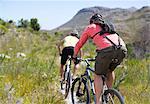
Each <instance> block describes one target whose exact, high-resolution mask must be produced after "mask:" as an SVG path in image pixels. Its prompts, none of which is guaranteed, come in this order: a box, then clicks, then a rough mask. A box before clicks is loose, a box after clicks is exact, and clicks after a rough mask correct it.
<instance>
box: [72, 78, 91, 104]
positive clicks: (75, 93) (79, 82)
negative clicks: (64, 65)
mask: <svg viewBox="0 0 150 104" xmlns="http://www.w3.org/2000/svg"><path fill="white" fill-rule="evenodd" d="M71 98H72V103H73V104H81V103H82V104H90V95H89V90H88V86H87V80H84V79H83V78H76V79H75V80H74V81H73V83H72V88H71Z"/></svg>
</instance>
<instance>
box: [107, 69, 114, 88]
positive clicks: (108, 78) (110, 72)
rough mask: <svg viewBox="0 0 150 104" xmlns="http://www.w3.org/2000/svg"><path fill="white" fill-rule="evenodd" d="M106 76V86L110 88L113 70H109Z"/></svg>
mask: <svg viewBox="0 0 150 104" xmlns="http://www.w3.org/2000/svg"><path fill="white" fill-rule="evenodd" d="M106 76H107V79H106V84H107V86H108V88H112V85H113V82H114V80H115V73H114V71H109V72H108V73H107V75H106Z"/></svg>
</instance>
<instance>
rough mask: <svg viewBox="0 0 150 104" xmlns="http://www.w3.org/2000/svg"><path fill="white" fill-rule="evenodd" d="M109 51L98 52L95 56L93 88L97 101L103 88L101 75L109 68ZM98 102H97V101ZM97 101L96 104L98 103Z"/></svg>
mask: <svg viewBox="0 0 150 104" xmlns="http://www.w3.org/2000/svg"><path fill="white" fill-rule="evenodd" d="M109 54H110V51H108V52H103V51H101V52H98V54H97V56H96V63H95V74H96V75H95V79H94V81H95V82H94V83H95V90H97V93H96V101H97V102H98V101H99V99H100V96H101V93H102V90H103V89H102V88H103V81H102V77H101V75H106V74H107V72H108V69H109V64H110V62H111V56H110V55H109ZM98 86H99V87H98ZM98 103H99V102H98ZM98 103H97V104H98Z"/></svg>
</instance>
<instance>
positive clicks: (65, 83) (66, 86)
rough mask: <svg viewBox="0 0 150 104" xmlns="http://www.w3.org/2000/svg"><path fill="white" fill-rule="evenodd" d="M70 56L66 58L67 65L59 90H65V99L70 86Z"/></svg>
mask: <svg viewBox="0 0 150 104" xmlns="http://www.w3.org/2000/svg"><path fill="white" fill-rule="evenodd" d="M71 60H72V58H71V56H68V59H67V63H66V65H65V71H64V73H63V80H62V81H61V90H65V94H64V95H65V98H67V96H68V93H69V90H70V86H71V80H72V78H71V72H70V70H71Z"/></svg>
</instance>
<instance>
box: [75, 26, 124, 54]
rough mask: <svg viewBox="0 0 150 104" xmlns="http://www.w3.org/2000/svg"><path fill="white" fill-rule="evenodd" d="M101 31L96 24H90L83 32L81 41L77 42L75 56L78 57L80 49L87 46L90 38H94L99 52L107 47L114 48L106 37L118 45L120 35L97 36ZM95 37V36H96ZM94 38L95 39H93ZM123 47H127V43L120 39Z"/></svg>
mask: <svg viewBox="0 0 150 104" xmlns="http://www.w3.org/2000/svg"><path fill="white" fill-rule="evenodd" d="M99 31H101V27H100V26H99V25H96V24H90V25H88V26H87V27H86V28H85V30H84V31H83V33H82V35H81V37H80V39H79V41H78V42H77V44H76V46H75V48H74V55H77V54H78V52H79V50H80V48H81V47H82V46H83V45H84V44H85V42H86V41H87V40H88V38H93V43H94V44H95V45H96V47H97V50H101V49H104V48H107V47H110V46H112V43H111V42H110V41H108V40H107V39H106V38H104V36H107V37H108V38H109V39H110V40H112V41H113V42H114V43H115V44H116V45H118V35H117V34H111V35H110V34H108V33H106V34H104V35H102V36H100V35H98V34H97V35H95V34H96V33H97V32H99ZM94 35H95V36H94ZM93 36H94V37H93ZM120 40H121V41H120V43H121V45H123V46H125V43H124V42H123V40H122V39H121V38H120Z"/></svg>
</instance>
